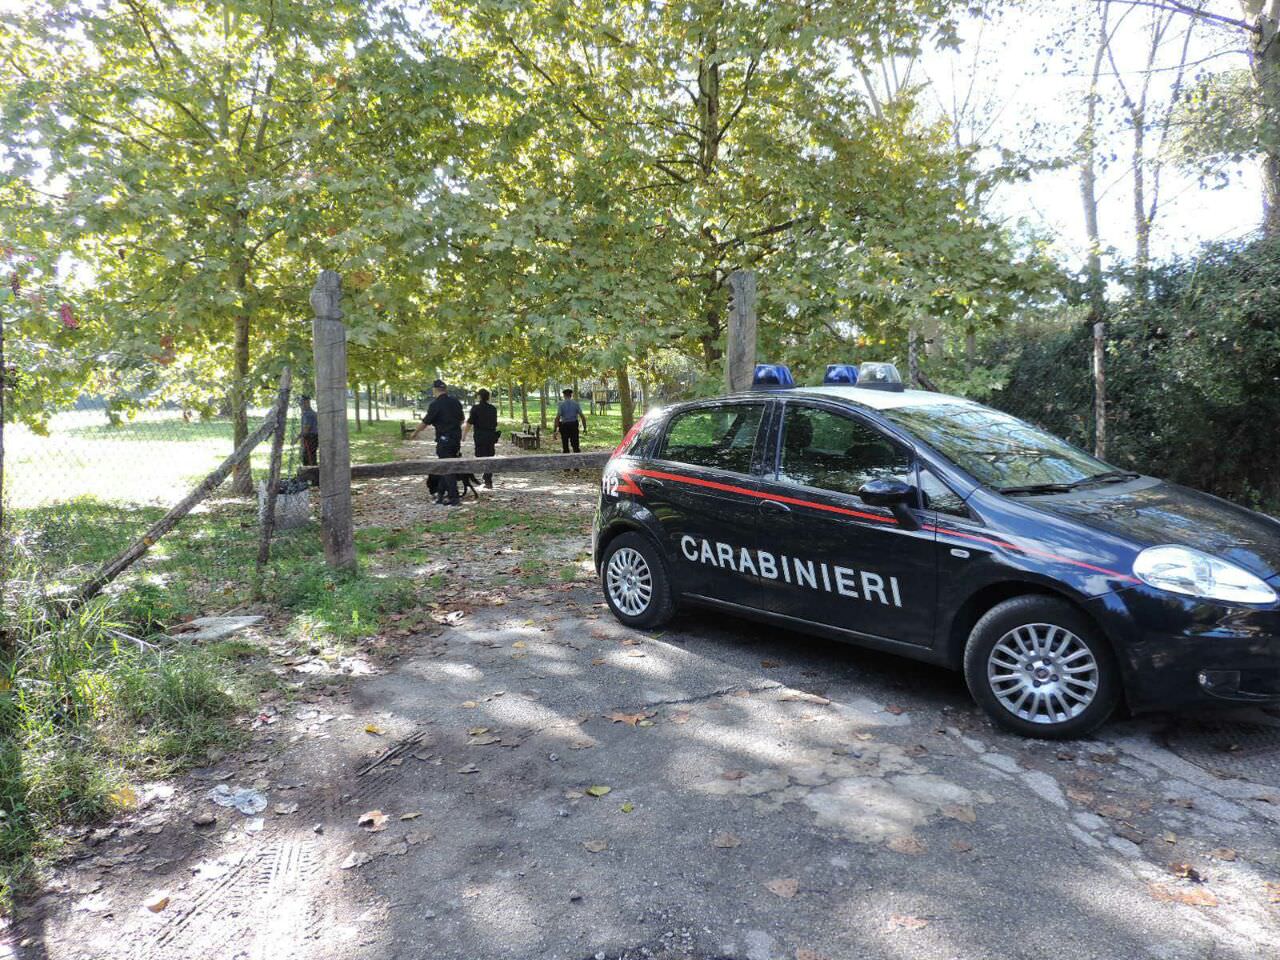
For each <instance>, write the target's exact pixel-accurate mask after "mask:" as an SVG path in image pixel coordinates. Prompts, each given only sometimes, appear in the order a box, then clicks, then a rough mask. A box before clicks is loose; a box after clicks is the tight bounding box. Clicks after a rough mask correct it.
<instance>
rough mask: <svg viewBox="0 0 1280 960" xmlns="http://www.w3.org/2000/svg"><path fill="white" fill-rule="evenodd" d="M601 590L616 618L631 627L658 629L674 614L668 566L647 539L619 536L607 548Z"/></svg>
mask: <svg viewBox="0 0 1280 960" xmlns="http://www.w3.org/2000/svg"><path fill="white" fill-rule="evenodd" d="M600 586H601V589H603V591H604V598H605V602H606V603H608V604H609V609H610V610H612V611H613V615H614V616H615V617H617V618H618V620H620V621H621V622H622V623H625V624H626V625H627V626H628V627H637V628H639V629H641V630H648V629H651V628H653V627H659V626H661V625H662V624H664V623H666V622H667V621H668V620H670V619H671V615H672V614H673V613H675V601H674V599H673V598H672V596H671V580H670V578H669V577H668V576H667V566H666V564H665V563H663V561H662V557H661V556H660V555H659V553H658V550H657V548H655V547H654V545H653V543H652V541H650V540H649V538H648V537H646V536H644V535H643V534H639V533H634V532H631V533H623V534H619V535H618V536H617V537H615V538H614V539H613V540H611V541H610V542H609V545H608V547H606V548H605V552H604V558H603V559H602V561H601V563H600Z"/></svg>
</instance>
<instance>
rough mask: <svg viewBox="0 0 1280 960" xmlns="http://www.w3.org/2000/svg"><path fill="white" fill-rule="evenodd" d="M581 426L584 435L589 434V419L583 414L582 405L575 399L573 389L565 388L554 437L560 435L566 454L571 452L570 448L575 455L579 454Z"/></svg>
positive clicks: (557, 410) (558, 409) (553, 432)
mask: <svg viewBox="0 0 1280 960" xmlns="http://www.w3.org/2000/svg"><path fill="white" fill-rule="evenodd" d="M579 424H581V429H582V432H583V433H586V432H587V417H586V414H584V413H583V412H582V405H581V404H580V403H578V401H577V400H575V399H573V389H572V388H570V387H565V390H564V399H563V400H561V401H560V406H559V407H557V408H556V423H555V429H554V430H553V431H552V436H555V434H557V433H558V434H560V446H561V448H562V449H563V450H564V452H565V453H568V452H569V448H570V447H573V452H574V453H579V452H580V451H579V448H578V429H579Z"/></svg>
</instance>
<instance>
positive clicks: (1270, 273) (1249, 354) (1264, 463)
mask: <svg viewBox="0 0 1280 960" xmlns="http://www.w3.org/2000/svg"><path fill="white" fill-rule="evenodd" d="M1277 290H1280V243H1277V242H1276V241H1254V242H1252V243H1248V244H1243V243H1242V244H1233V245H1221V246H1215V247H1212V248H1208V249H1206V250H1205V251H1203V253H1202V255H1201V256H1200V257H1198V258H1197V259H1196V260H1194V261H1188V262H1182V261H1178V262H1174V263H1171V264H1168V265H1165V266H1163V267H1161V268H1159V269H1157V270H1155V271H1154V272H1153V275H1152V289H1151V296H1150V297H1149V299H1147V300H1145V301H1144V300H1141V299H1139V298H1136V297H1132V296H1131V297H1128V298H1126V299H1125V300H1123V301H1121V302H1119V303H1118V304H1116V305H1115V306H1114V314H1113V318H1112V320H1111V322H1110V324H1109V330H1108V340H1107V395H1108V429H1109V432H1110V437H1109V443H1108V459H1109V460H1111V461H1113V462H1115V463H1117V464H1119V465H1122V466H1133V467H1135V468H1137V469H1141V470H1144V471H1146V472H1149V473H1152V474H1155V475H1157V476H1162V477H1165V478H1167V479H1170V480H1174V481H1176V482H1179V483H1185V484H1187V485H1189V486H1193V487H1196V488H1199V489H1202V490H1208V491H1209V492H1211V493H1216V494H1218V495H1219V496H1223V497H1226V498H1228V499H1231V500H1235V501H1237V502H1240V503H1243V504H1246V505H1250V506H1255V507H1261V508H1264V509H1269V510H1273V511H1274V510H1276V509H1278V508H1280V469H1278V468H1280V389H1278V388H1280V298H1278V297H1277V295H1276V291H1277ZM1072 321H1074V322H1072ZM1082 321H1083V316H1082V315H1077V316H1074V317H1069V318H1064V319H1063V321H1061V322H1059V323H1058V324H1057V325H1055V326H1052V327H1049V328H1045V329H1035V328H1033V327H1032V328H1028V327H1020V328H1019V330H1018V333H1017V336H1016V338H1015V337H1007V338H1003V339H1002V340H1000V341H998V342H996V343H995V344H992V345H990V347H989V357H988V361H989V362H998V361H1006V362H1007V361H1008V360H1009V359H1010V358H1011V357H1012V358H1014V362H1013V364H1012V372H1011V375H1010V378H1009V380H1008V382H1007V383H1006V384H1005V386H1004V388H1003V389H1002V390H999V391H997V392H996V393H995V394H994V396H993V398H992V401H991V402H992V403H993V404H994V405H995V406H998V407H1000V408H1001V409H1004V410H1008V411H1009V412H1010V413H1013V414H1015V415H1017V416H1020V417H1024V418H1025V419H1028V420H1032V421H1035V422H1036V423H1039V424H1041V425H1043V426H1045V427H1046V428H1048V429H1050V430H1053V431H1054V432H1056V433H1059V434H1061V435H1063V436H1066V437H1068V438H1070V439H1072V440H1074V441H1075V442H1076V443H1079V444H1080V445H1081V446H1085V447H1089V448H1091V447H1092V445H1093V386H1092V377H1091V370H1090V364H1091V357H1092V346H1091V339H1090V338H1091V334H1090V331H1089V330H1088V328H1087V327H1086V325H1085V324H1084V323H1083V322H1082Z"/></svg>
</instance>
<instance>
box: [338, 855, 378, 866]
mask: <svg viewBox="0 0 1280 960" xmlns="http://www.w3.org/2000/svg"><path fill="white" fill-rule="evenodd" d="M372 859H373V858H372V857H370V856H369V854H367V853H359V852H357V851H355V850H352V851H351V852H350V853H349V854H347V859H345V860H343V861H342V863H340V864H339V865H338V869H339V870H350V869H352V868H353V867H363V866H364V865H365V864H366V863H368V862H369V861H370V860H372Z"/></svg>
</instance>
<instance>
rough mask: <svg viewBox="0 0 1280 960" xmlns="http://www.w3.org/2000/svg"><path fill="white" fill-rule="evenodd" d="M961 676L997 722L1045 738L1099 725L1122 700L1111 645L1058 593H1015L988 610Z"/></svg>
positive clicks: (1070, 735) (970, 645)
mask: <svg viewBox="0 0 1280 960" xmlns="http://www.w3.org/2000/svg"><path fill="white" fill-rule="evenodd" d="M964 679H965V682H966V683H967V684H968V686H969V692H970V693H972V694H973V698H974V700H976V701H977V702H978V705H979V706H980V707H982V709H983V710H984V711H986V713H987V716H989V717H990V718H991V719H992V720H993V721H994V722H995V723H996V725H997V726H1001V727H1003V728H1005V729H1006V730H1011V731H1013V732H1014V733H1019V734H1021V735H1022V736H1024V737H1039V738H1042V739H1046V740H1066V739H1070V738H1073V737H1081V736H1084V735H1085V734H1087V733H1089V732H1090V731H1092V730H1095V729H1097V728H1098V727H1099V726H1101V725H1102V724H1103V723H1104V722H1105V721H1106V719H1107V717H1109V716H1110V715H1111V713H1112V711H1113V710H1114V709H1115V707H1116V704H1117V703H1118V702H1119V700H1120V678H1119V672H1118V670H1117V668H1116V665H1115V658H1114V657H1113V656H1112V655H1111V649H1110V647H1108V646H1107V643H1106V641H1105V640H1103V639H1102V638H1101V637H1100V636H1099V634H1098V630H1097V628H1096V627H1094V626H1093V624H1092V623H1090V622H1089V620H1088V619H1087V618H1086V617H1085V616H1084V615H1082V614H1081V613H1080V612H1079V611H1078V610H1076V609H1075V607H1073V606H1071V604H1069V603H1067V602H1066V601H1064V600H1059V599H1056V598H1054V597H1044V596H1029V597H1015V598H1013V599H1012V600H1006V601H1005V602H1004V603H1001V604H998V605H997V606H995V607H993V608H992V609H991V610H989V611H987V613H986V614H985V615H984V616H983V617H982V619H980V620H979V621H978V622H977V624H975V625H974V628H973V631H972V632H971V633H970V634H969V642H968V644H967V645H966V647H965V652H964Z"/></svg>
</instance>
